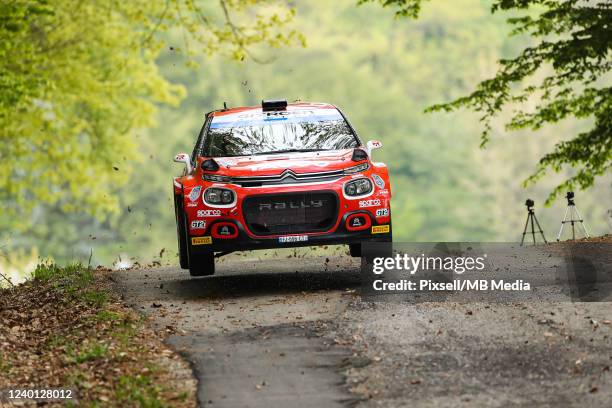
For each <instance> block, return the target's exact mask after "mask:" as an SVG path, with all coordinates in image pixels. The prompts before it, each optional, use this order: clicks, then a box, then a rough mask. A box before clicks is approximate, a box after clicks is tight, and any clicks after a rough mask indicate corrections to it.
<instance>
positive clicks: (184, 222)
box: [174, 100, 391, 276]
mask: <svg viewBox="0 0 612 408" xmlns="http://www.w3.org/2000/svg"><path fill="white" fill-rule="evenodd" d="M381 146H382V145H381V143H380V142H378V141H369V142H368V143H367V144H364V143H363V142H362V141H361V139H360V138H359V137H358V136H357V134H356V133H355V130H354V129H353V128H352V126H351V125H350V123H349V122H348V121H347V119H346V118H345V117H344V115H343V114H342V112H341V111H340V110H339V109H338V108H336V107H335V106H333V105H329V104H326V103H291V104H287V102H286V101H280V100H276V101H263V102H262V105H261V106H254V107H239V108H231V109H222V110H217V111H213V112H210V113H208V114H207V115H206V120H205V122H204V126H203V127H202V130H201V131H200V134H199V137H198V140H197V142H196V144H195V148H194V149H193V153H192V154H191V155H188V154H186V153H179V154H177V155H176V156H175V158H174V161H176V162H181V163H184V164H185V169H184V171H183V174H182V176H180V177H175V178H174V202H175V212H176V226H177V228H176V230H177V233H178V244H179V245H178V246H179V258H180V264H181V267H182V268H184V269H189V272H190V273H191V275H194V276H202V275H212V274H213V273H214V270H215V269H214V268H215V267H214V257H215V253H217V256H219V255H222V254H225V253H229V252H232V251H238V250H251V249H264V248H282V247H296V246H310V245H324V244H348V245H349V247H350V253H351V255H352V256H360V255H361V243H363V242H367V241H379V242H380V241H382V242H390V241H391V208H390V200H391V186H390V184H389V174H388V171H387V166H386V165H385V164H383V163H376V162H373V161H372V160H371V152H372V150H373V149H377V148H380V147H381Z"/></svg>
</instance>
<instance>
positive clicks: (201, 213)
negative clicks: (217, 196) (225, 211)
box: [197, 210, 221, 217]
mask: <svg viewBox="0 0 612 408" xmlns="http://www.w3.org/2000/svg"><path fill="white" fill-rule="evenodd" d="M197 216H198V217H220V216H221V210H198V213H197Z"/></svg>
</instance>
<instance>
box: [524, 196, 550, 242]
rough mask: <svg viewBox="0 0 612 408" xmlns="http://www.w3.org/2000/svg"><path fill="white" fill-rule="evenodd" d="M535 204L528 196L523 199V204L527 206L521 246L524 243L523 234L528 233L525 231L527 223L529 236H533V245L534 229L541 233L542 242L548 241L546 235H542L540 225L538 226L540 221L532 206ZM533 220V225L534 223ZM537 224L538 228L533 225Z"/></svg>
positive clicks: (534, 239) (534, 240)
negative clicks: (529, 229) (529, 228)
mask: <svg viewBox="0 0 612 408" xmlns="http://www.w3.org/2000/svg"><path fill="white" fill-rule="evenodd" d="M534 205H535V202H534V201H533V200H532V199H531V198H528V199H527V200H525V206H526V207H527V221H526V222H525V228H524V229H523V237H522V238H521V246H523V244H524V243H525V235H527V234H528V232H527V228H528V227H529V224H531V236H532V238H533V245H535V244H536V231H537V232H538V233H540V234H541V235H542V240H544V243H546V244H547V243H548V241H546V237H544V231H542V227H540V222H539V221H538V218H537V217H536V215H535V212H534V211H533V206H534ZM534 222H535V225H534ZM536 225H537V226H538V229H537V230H536V229H535V226H536Z"/></svg>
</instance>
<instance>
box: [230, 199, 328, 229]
mask: <svg viewBox="0 0 612 408" xmlns="http://www.w3.org/2000/svg"><path fill="white" fill-rule="evenodd" d="M242 210H243V213H244V218H245V221H246V224H247V227H248V228H249V230H250V231H251V232H252V233H253V234H255V235H276V234H298V233H304V232H318V231H326V230H328V229H330V228H331V227H332V226H333V225H334V224H335V222H336V218H337V216H338V197H337V196H336V194H335V193H334V192H330V191H318V192H312V193H309V192H306V193H289V194H266V195H259V196H252V197H247V198H246V199H245V200H244V203H243V207H242Z"/></svg>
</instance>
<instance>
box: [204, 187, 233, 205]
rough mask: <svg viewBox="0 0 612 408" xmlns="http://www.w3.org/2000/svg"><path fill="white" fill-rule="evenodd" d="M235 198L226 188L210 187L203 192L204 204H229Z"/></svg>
mask: <svg viewBox="0 0 612 408" xmlns="http://www.w3.org/2000/svg"><path fill="white" fill-rule="evenodd" d="M235 197H236V196H235V193H234V192H233V191H232V190H228V189H227V188H216V187H210V188H207V189H206V191H205V192H204V202H205V203H206V204H213V205H219V204H222V205H223V204H231V203H233V202H234V198H235Z"/></svg>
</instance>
